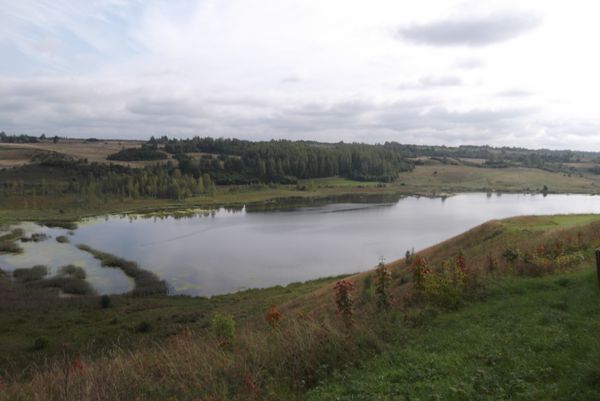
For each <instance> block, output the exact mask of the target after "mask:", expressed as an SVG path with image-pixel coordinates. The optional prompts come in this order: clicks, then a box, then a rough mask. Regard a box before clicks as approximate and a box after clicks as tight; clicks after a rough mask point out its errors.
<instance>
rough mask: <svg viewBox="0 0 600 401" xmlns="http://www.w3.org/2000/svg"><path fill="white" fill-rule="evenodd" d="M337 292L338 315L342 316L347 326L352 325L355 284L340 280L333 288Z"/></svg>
mask: <svg viewBox="0 0 600 401" xmlns="http://www.w3.org/2000/svg"><path fill="white" fill-rule="evenodd" d="M333 289H334V291H335V305H336V308H337V311H338V313H339V314H340V315H341V316H342V320H343V321H344V323H345V324H346V326H350V325H352V304H353V301H352V295H351V293H352V291H354V284H352V282H350V281H346V280H340V281H338V282H337V283H335V286H334V287H333Z"/></svg>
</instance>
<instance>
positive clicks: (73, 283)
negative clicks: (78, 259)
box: [27, 276, 94, 295]
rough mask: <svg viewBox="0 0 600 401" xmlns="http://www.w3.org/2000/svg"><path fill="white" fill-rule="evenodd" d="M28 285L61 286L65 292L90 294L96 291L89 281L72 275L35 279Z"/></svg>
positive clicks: (42, 286) (37, 286)
mask: <svg viewBox="0 0 600 401" xmlns="http://www.w3.org/2000/svg"><path fill="white" fill-rule="evenodd" d="M27 286H29V287H33V288H59V289H60V290H62V292H64V293H65V294H75V295H90V294H93V293H94V289H93V288H92V287H91V286H90V284H89V283H88V282H87V281H85V280H82V279H79V278H75V277H71V276H56V277H51V278H48V279H46V280H39V281H33V282H30V283H27Z"/></svg>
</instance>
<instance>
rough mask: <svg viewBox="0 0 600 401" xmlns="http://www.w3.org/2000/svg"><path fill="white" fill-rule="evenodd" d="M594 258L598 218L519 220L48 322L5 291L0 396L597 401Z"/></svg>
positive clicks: (127, 300)
mask: <svg viewBox="0 0 600 401" xmlns="http://www.w3.org/2000/svg"><path fill="white" fill-rule="evenodd" d="M599 245H600V217H598V216H594V215H573V216H549V217H521V218H513V219H507V220H501V221H492V222H489V223H486V224H484V225H482V226H479V227H476V228H475V229H473V230H470V231H468V232H466V233H464V234H462V235H460V236H457V237H455V238H452V239H450V240H448V241H445V242H443V243H441V244H439V245H436V246H434V247H431V248H428V249H425V250H423V251H421V252H417V253H416V254H412V253H410V252H409V253H408V255H409V258H408V260H406V259H404V260H399V261H395V262H393V263H389V264H383V263H382V264H380V265H379V266H378V267H377V269H376V270H374V271H370V272H366V273H362V274H359V275H355V276H351V277H345V278H343V279H340V278H336V279H326V280H321V281H313V282H309V283H306V284H295V285H290V286H287V287H276V288H271V289H265V290H252V291H246V292H242V293H237V294H231V295H227V296H220V297H214V298H210V299H206V298H188V297H173V298H170V297H152V296H151V297H148V298H143V299H140V298H135V297H126V296H120V297H111V300H112V302H110V303H109V307H103V306H102V305H101V303H100V299H99V298H96V297H82V298H78V299H70V300H53V301H49V302H48V303H47V306H46V307H45V311H44V312H42V311H38V310H36V309H35V308H32V307H31V305H30V304H28V302H30V303H31V304H33V303H35V302H37V301H35V300H31V301H28V302H25V301H24V299H23V298H20V296H19V295H18V293H17V292H16V291H19V290H18V289H15V288H13V287H12V286H11V285H10V283H7V282H6V280H0V284H1V285H3V286H4V288H5V289H6V290H5V291H0V294H2V295H0V297H1V300H2V302H0V307H2V308H3V309H2V310H3V313H1V314H0V319H2V320H3V321H2V322H1V323H2V324H3V327H10V328H11V329H10V330H9V331H8V332H7V333H2V334H0V336H3V341H0V344H5V345H3V346H2V347H5V348H6V349H3V350H2V351H6V353H7V354H4V352H3V355H11V356H13V358H11V359H8V360H6V359H5V360H4V363H5V364H6V365H4V366H5V368H4V370H3V371H5V372H6V373H5V374H3V376H2V379H1V380H2V383H3V387H2V389H1V390H0V399H3V397H4V399H32V398H35V399H64V400H75V399H77V400H100V399H122V400H135V399H141V400H145V399H148V400H150V399H152V400H158V399H164V400H167V399H181V400H188V399H190V400H191V399H200V400H237V399H239V400H242V399H243V400H248V399H256V400H259V399H260V400H270V399H272V400H276V399H288V400H293V399H304V398H306V397H309V398H311V397H312V398H311V399H348V400H349V399H357V398H356V397H358V399H371V398H370V397H372V394H375V395H377V396H378V397H379V398H381V399H398V398H399V397H400V399H402V397H404V398H405V399H408V398H410V399H415V398H419V397H422V396H425V395H427V396H429V395H431V394H438V395H439V396H440V398H442V399H451V400H452V399H507V398H511V399H523V400H524V399H532V398H541V399H564V398H569V399H580V400H589V399H596V398H598V396H599V395H600V388H599V387H598V386H597V380H596V379H597V373H598V372H597V368H596V367H595V363H596V361H597V358H598V357H599V356H600V348H598V346H597V341H595V338H594V335H593V333H594V332H597V330H598V328H600V314H598V313H597V312H598V311H599V310H600V291H598V288H597V282H596V281H595V280H596V279H595V277H594V275H593V270H592V269H591V267H592V266H593V249H594V248H595V247H597V246H599ZM399 252H401V251H399ZM4 288H3V289H4ZM9 304H11V306H10V307H8V305H9ZM19 308H25V310H26V311H27V312H26V315H25V316H27V318H25V319H24V318H23V317H22V316H23V310H21V311H19ZM5 311H6V313H5ZM42 313H43V314H44V315H45V316H47V319H48V320H46V319H39V317H40V315H41V314H42ZM55 319H59V321H60V324H57V323H59V322H57V321H56V320H55ZM17 320H18V321H19V322H17ZM33 321H36V323H35V324H36V328H35V329H33V330H32V328H31V324H33V323H32V322H33ZM58 326H60V330H59V328H58ZM29 330H30V331H29ZM58 331H60V335H58ZM37 337H40V338H43V340H40V341H38V342H37V343H36V338H37ZM64 338H70V339H71V341H69V344H68V345H64V344H63V342H64V341H65V340H64ZM115 338H119V339H120V340H119V343H117V344H115ZM574 338H576V340H575V341H573V339H574ZM92 341H93V344H94V345H93V346H91V347H89V346H87V345H85V344H89V343H88V342H92ZM121 341H122V342H121ZM36 344H37V346H36ZM28 347H29V348H31V349H35V351H26V350H27V349H28ZM25 355H26V357H27V358H28V359H29V358H34V359H37V358H46V357H47V358H48V359H47V362H45V363H44V364H41V365H38V366H37V367H35V368H31V367H30V368H29V369H27V370H22V369H20V370H19V369H14V368H15V366H13V367H12V368H11V367H10V365H11V363H9V362H8V361H11V362H12V363H13V364H14V365H17V364H18V362H17V361H20V362H19V363H21V364H22V363H27V362H25V360H24V359H20V358H23V356H25ZM21 366H23V365H21ZM579 373H581V374H579ZM556 383H558V384H559V385H556ZM307 392H308V393H307ZM352 397H354V398H352Z"/></svg>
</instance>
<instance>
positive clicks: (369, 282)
mask: <svg viewBox="0 0 600 401" xmlns="http://www.w3.org/2000/svg"><path fill="white" fill-rule="evenodd" d="M362 284H363V285H362V292H361V298H362V299H363V301H370V300H371V292H372V291H371V290H372V287H373V278H372V277H371V275H370V274H368V275H367V276H366V277H365V278H364V279H363V283H362Z"/></svg>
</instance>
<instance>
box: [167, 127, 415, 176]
mask: <svg viewBox="0 0 600 401" xmlns="http://www.w3.org/2000/svg"><path fill="white" fill-rule="evenodd" d="M165 150H166V151H167V152H170V153H173V154H175V155H177V158H178V160H179V162H180V168H181V169H182V171H183V172H192V173H193V174H194V175H198V171H206V170H210V171H212V172H213V173H214V174H215V176H216V177H217V180H218V181H219V182H222V183H228V184H234V183H238V184H240V183H252V182H278V183H282V184H283V183H285V184H295V180H296V179H297V178H317V177H332V176H337V175H340V176H345V177H348V178H352V179H355V180H361V181H377V180H379V181H386V182H389V181H393V180H394V179H395V177H396V175H397V174H398V172H400V171H410V170H411V169H412V163H411V162H410V161H408V160H407V159H406V158H405V157H404V156H403V155H401V154H399V153H398V152H395V151H393V150H390V149H387V148H386V147H385V146H382V145H365V144H345V143H336V144H319V143H313V142H306V141H295V142H293V141H288V140H279V141H269V142H250V141H244V140H239V139H223V138H218V139H214V138H199V137H195V138H192V139H185V140H177V139H171V140H169V141H168V142H167V144H166V145H165ZM198 152H205V153H212V154H220V155H221V156H219V159H220V160H217V159H214V158H212V157H210V156H209V157H207V158H204V159H202V158H201V159H199V160H192V159H190V158H188V157H185V156H183V155H184V154H185V153H198Z"/></svg>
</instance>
